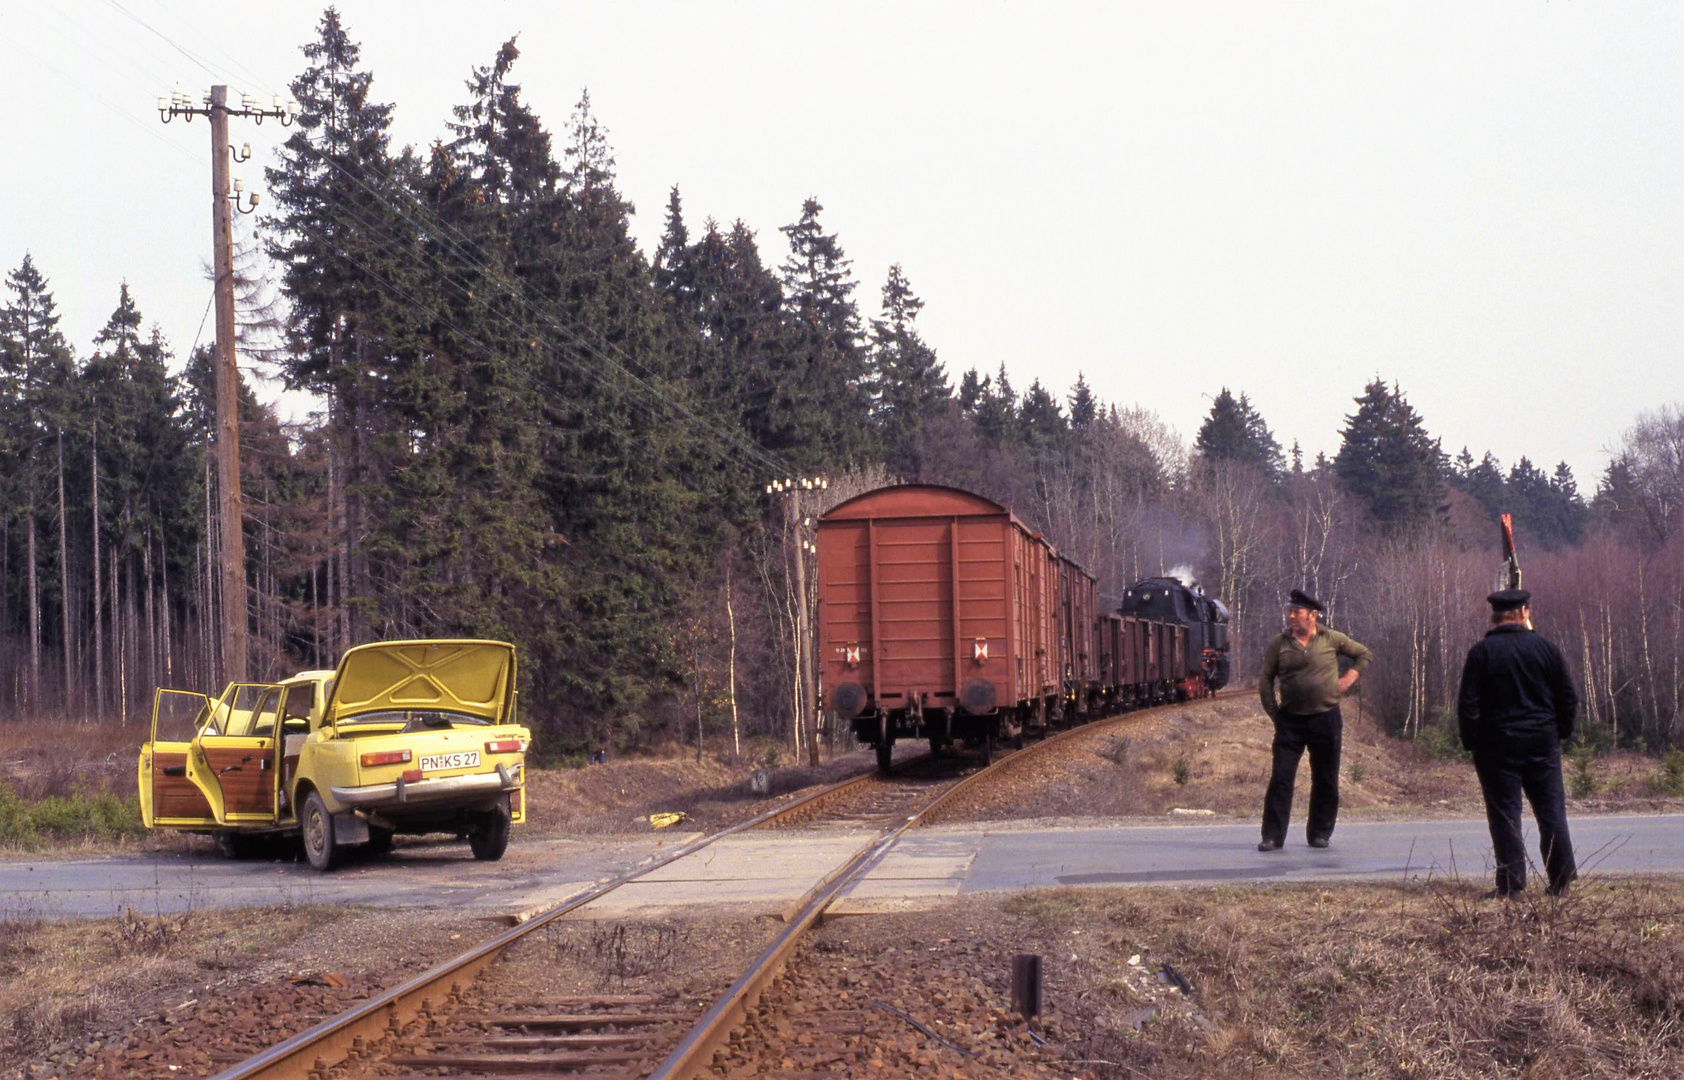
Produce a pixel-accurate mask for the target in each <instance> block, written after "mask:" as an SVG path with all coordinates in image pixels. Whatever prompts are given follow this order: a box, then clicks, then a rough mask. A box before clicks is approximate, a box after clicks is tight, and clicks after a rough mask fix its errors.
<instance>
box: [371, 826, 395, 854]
mask: <svg viewBox="0 0 1684 1080" xmlns="http://www.w3.org/2000/svg"><path fill="white" fill-rule="evenodd" d="M394 835H395V834H394V833H393V832H392V830H391V829H382V828H379V827H377V826H374V825H370V826H369V827H368V850H369V853H370V854H371V855H390V854H391V853H392V837H393V836H394Z"/></svg>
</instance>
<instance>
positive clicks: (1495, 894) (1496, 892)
mask: <svg viewBox="0 0 1684 1080" xmlns="http://www.w3.org/2000/svg"><path fill="white" fill-rule="evenodd" d="M1520 893H1521V890H1520V889H1492V890H1491V891H1490V892H1488V893H1485V894H1484V895H1482V896H1481V897H1480V899H1481V900H1513V899H1515V898H1516V897H1518V896H1519V895H1520Z"/></svg>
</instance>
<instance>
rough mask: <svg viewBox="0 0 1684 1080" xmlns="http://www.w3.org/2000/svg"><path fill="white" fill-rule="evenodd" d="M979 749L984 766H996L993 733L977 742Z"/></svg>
mask: <svg viewBox="0 0 1684 1080" xmlns="http://www.w3.org/2000/svg"><path fill="white" fill-rule="evenodd" d="M977 749H978V750H981V751H982V763H983V765H984V766H987V765H992V764H994V733H993V732H992V731H990V732H989V733H988V734H986V735H984V736H983V737H982V738H980V739H978V740H977Z"/></svg>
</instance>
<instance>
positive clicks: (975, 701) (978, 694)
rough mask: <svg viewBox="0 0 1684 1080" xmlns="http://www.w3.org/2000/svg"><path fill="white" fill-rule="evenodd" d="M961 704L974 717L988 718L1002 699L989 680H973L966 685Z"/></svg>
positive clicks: (960, 700)
mask: <svg viewBox="0 0 1684 1080" xmlns="http://www.w3.org/2000/svg"><path fill="white" fill-rule="evenodd" d="M959 703H960V704H961V705H963V706H964V709H965V711H966V712H967V713H969V714H970V715H972V716H986V715H988V714H989V713H991V712H993V711H994V710H995V708H997V707H998V706H999V704H1000V699H999V694H998V693H997V692H996V691H995V689H994V684H993V683H991V682H989V681H988V680H987V679H971V680H970V681H968V682H967V683H965V689H964V691H963V692H962V696H961V698H960V699H959Z"/></svg>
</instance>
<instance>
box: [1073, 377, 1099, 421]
mask: <svg viewBox="0 0 1684 1080" xmlns="http://www.w3.org/2000/svg"><path fill="white" fill-rule="evenodd" d="M1069 401H1070V426H1071V427H1072V428H1074V429H1075V430H1076V431H1082V432H1085V431H1087V430H1088V428H1089V427H1090V426H1092V424H1093V422H1094V419H1095V418H1096V417H1097V416H1098V415H1099V412H1100V402H1099V399H1098V398H1097V397H1095V396H1094V393H1093V388H1092V387H1090V386H1088V380H1087V378H1086V376H1084V375H1083V374H1082V373H1081V372H1079V371H1078V372H1077V373H1076V385H1075V386H1073V387H1071V388H1070V398H1069Z"/></svg>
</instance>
